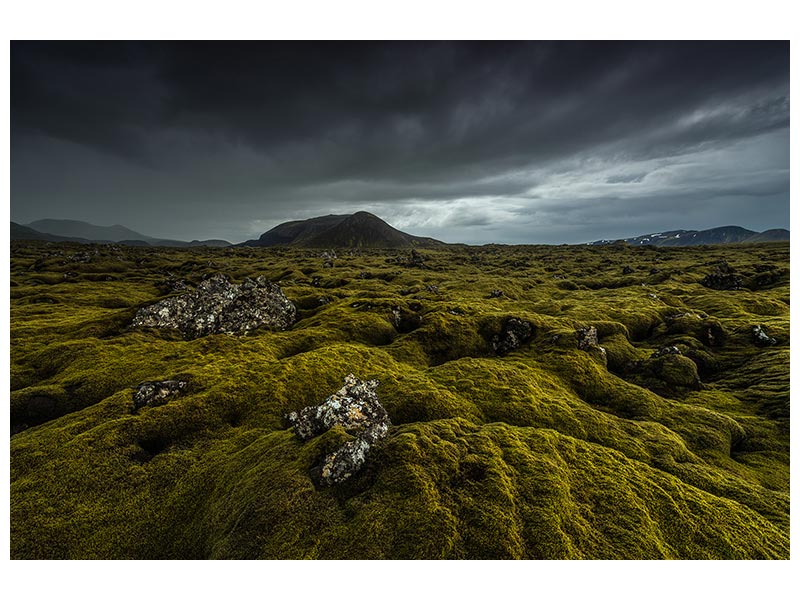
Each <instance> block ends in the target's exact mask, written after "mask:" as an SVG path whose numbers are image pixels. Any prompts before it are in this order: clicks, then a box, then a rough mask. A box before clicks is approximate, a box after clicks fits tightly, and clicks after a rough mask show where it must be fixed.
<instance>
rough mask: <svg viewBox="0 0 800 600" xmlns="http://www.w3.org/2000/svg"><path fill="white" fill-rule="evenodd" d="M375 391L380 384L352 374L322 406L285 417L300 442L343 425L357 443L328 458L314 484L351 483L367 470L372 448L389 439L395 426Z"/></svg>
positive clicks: (325, 459) (319, 470) (317, 474)
mask: <svg viewBox="0 0 800 600" xmlns="http://www.w3.org/2000/svg"><path fill="white" fill-rule="evenodd" d="M376 387H378V381H377V380H374V379H372V380H368V381H362V380H360V379H358V378H357V377H355V376H354V375H353V374H352V373H351V374H349V375H348V376H347V377H345V378H344V386H343V387H342V389H340V390H339V391H338V392H336V393H334V394H332V395H331V396H329V397H328V398H326V399H325V401H324V402H323V403H322V404H320V405H318V406H307V407H305V408H303V409H302V410H301V411H300V412H291V413H289V414H288V415H285V419H286V421H287V422H288V423H289V424H290V425H291V426H292V427H293V428H294V432H295V434H296V435H297V437H299V438H300V439H301V440H309V439H311V438H313V437H315V436H318V435H320V434H322V433H325V432H326V431H328V430H329V429H330V428H331V427H333V426H334V425H341V426H342V427H343V428H344V430H345V431H346V432H347V433H349V434H351V435H353V436H355V439H354V440H351V441H348V442H345V443H344V444H343V445H342V446H341V447H340V448H339V449H338V450H336V452H333V453H332V454H328V455H327V456H325V458H324V459H323V461H322V465H321V466H319V467H318V468H316V469H314V470H313V471H312V478H313V479H315V483H317V484H319V485H333V484H336V483H341V482H342V481H345V480H346V479H349V478H350V477H352V476H353V475H354V474H355V473H357V472H358V471H359V470H360V469H361V467H362V466H364V463H365V462H366V460H367V454H368V453H369V451H370V449H371V448H372V446H374V445H375V443H376V442H378V441H379V440H381V439H383V438H384V437H386V435H387V433H388V432H389V426H390V425H391V424H392V423H391V421H390V420H389V414H388V413H387V412H386V409H385V408H383V406H382V405H381V403H380V402H379V401H378V395H377V394H376V393H375V388H376Z"/></svg>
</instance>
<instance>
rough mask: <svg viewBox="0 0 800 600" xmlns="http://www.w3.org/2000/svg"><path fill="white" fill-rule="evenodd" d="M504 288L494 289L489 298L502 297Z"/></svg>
mask: <svg viewBox="0 0 800 600" xmlns="http://www.w3.org/2000/svg"><path fill="white" fill-rule="evenodd" d="M502 297H503V290H492V291H491V292H489V298H502Z"/></svg>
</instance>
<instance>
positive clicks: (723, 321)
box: [9, 242, 789, 559]
mask: <svg viewBox="0 0 800 600" xmlns="http://www.w3.org/2000/svg"><path fill="white" fill-rule="evenodd" d="M336 252H337V255H338V256H337V257H336V258H335V259H333V260H331V259H330V258H328V257H323V256H322V253H323V252H322V250H309V249H287V248H192V249H170V248H137V247H116V246H102V245H91V246H78V245H68V244H45V243H39V242H13V243H12V246H11V267H10V280H11V288H10V290H11V326H10V331H11V373H10V381H11V393H10V409H9V410H10V412H11V434H12V435H11V440H10V445H11V556H12V558H18V559H23V558H32V559H66V558H102V559H128V558H135V559H205V558H220V559H221V558H230V559H256V558H264V559H275V558H286V559H289V558H320V559H328V558H364V559H371V558H376V559H377V558H395V559H404V558H424V559H440V558H441V559H462V558H463V559H480V558H491V559H495V558H523V559H578V558H583V559H614V558H626V559H636V558H639V559H650V558H674V559H704V558H714V559H751V558H777V559H786V558H788V557H789V245H788V243H773V244H756V245H748V246H745V245H742V246H713V247H696V248H655V247H628V246H625V245H612V246H596V247H595V246H591V247H590V246H483V247H443V248H441V249H425V250H420V254H421V256H420V257H415V258H410V256H409V252H408V251H406V250H349V251H348V250H344V249H337V251H336ZM218 273H222V274H225V275H227V276H228V277H229V278H230V280H231V281H232V282H236V283H238V282H242V281H244V280H245V278H247V277H250V278H256V277H258V276H263V277H264V278H266V280H269V281H272V282H275V283H277V284H278V285H279V286H280V287H281V289H282V290H283V292H284V293H285V295H286V297H287V298H288V299H289V300H290V301H291V302H292V303H293V304H294V305H295V307H296V309H297V315H296V316H297V320H296V322H295V323H294V324H293V325H292V326H291V327H289V328H288V329H287V330H285V331H272V330H269V329H266V328H258V329H255V330H253V331H250V332H248V333H247V334H246V335H226V334H212V335H205V336H202V337H197V338H195V339H187V338H186V337H185V336H184V335H182V334H181V333H180V332H179V331H176V330H171V329H156V328H147V327H144V328H134V327H131V323H132V321H133V318H134V315H135V314H136V312H137V310H138V309H140V308H142V307H146V306H149V305H151V304H153V303H155V302H156V301H158V300H160V299H163V298H166V297H170V296H178V295H180V294H182V293H185V290H186V289H188V290H191V289H193V288H194V287H195V286H197V285H198V284H200V283H201V282H202V281H203V280H204V279H208V278H209V277H210V276H213V275H216V274H218ZM709 276H710V277H709ZM709 286H710V287H709ZM717 288H722V289H717ZM509 323H512V324H514V327H516V329H514V332H515V333H514V335H511V337H509V335H510V334H509ZM592 328H594V330H595V331H596V338H597V339H596V343H583V341H582V340H583V339H584V337H585V335H586V332H590V331H591V330H592ZM581 330H583V332H584V333H583V334H581V333H579V332H580V331H581ZM520 332H522V333H520ZM582 336H584V337H582ZM511 338H513V339H511ZM509 340H511V341H512V342H513V343H510V342H509ZM349 373H352V374H354V375H355V376H356V377H357V378H361V379H364V380H366V379H377V380H378V381H379V382H380V383H379V385H378V387H377V388H376V389H375V392H376V393H377V396H378V398H379V399H380V402H381V403H382V405H383V407H385V409H386V411H387V412H388V415H389V418H390V419H391V426H390V427H389V431H388V435H387V436H386V437H385V438H383V439H382V440H381V441H380V442H379V443H378V444H377V445H376V446H375V447H374V448H373V449H372V451H371V452H370V454H369V456H368V458H367V462H366V464H365V465H364V467H363V468H362V469H361V470H360V471H359V472H358V473H356V474H355V475H353V476H352V477H350V478H349V479H347V480H346V481H343V482H342V483H339V484H336V485H329V486H319V487H318V486H317V485H315V482H314V480H313V479H312V477H311V475H310V473H311V471H312V470H313V469H314V467H315V466H317V465H319V463H320V461H322V460H323V457H324V456H326V455H327V454H329V453H330V452H331V451H333V450H335V449H336V448H338V447H339V446H340V445H341V444H342V443H343V442H345V441H347V440H348V439H350V438H351V436H350V434H349V433H347V432H346V431H345V430H344V429H343V428H342V427H339V426H336V427H333V428H332V429H330V430H328V431H327V432H326V433H324V434H322V435H320V436H317V437H315V438H313V439H310V440H308V441H302V440H300V439H299V438H298V437H297V436H296V435H295V434H294V433H293V432H292V430H291V429H290V428H288V427H287V425H286V422H285V420H284V415H285V414H286V413H289V412H291V411H298V410H300V409H302V408H303V407H306V406H309V405H317V404H319V403H320V402H322V401H323V400H325V398H326V397H328V396H330V395H331V394H333V393H334V392H335V391H336V390H338V389H339V388H340V387H341V386H342V382H343V380H344V378H345V376H346V375H348V374H349ZM162 380H181V381H186V382H188V385H187V386H186V388H185V389H182V390H181V392H180V393H179V394H176V395H174V396H172V397H170V398H169V399H168V401H166V402H164V403H161V404H160V405H153V406H145V407H143V408H141V410H133V400H132V398H133V394H134V391H135V390H134V387H135V386H136V385H137V384H139V383H141V382H144V381H162Z"/></svg>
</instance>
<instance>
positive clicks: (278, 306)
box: [132, 274, 297, 339]
mask: <svg viewBox="0 0 800 600" xmlns="http://www.w3.org/2000/svg"><path fill="white" fill-rule="evenodd" d="M296 314H297V309H296V308H295V306H294V304H292V303H291V302H290V301H289V300H288V299H287V298H286V296H284V294H283V291H281V288H280V287H279V286H278V285H276V284H274V283H271V282H269V281H267V280H266V279H265V278H264V277H259V278H258V279H255V280H254V279H245V281H244V282H243V283H241V284H235V283H231V282H230V281H229V280H228V278H227V277H226V276H225V275H222V274H217V275H214V276H213V277H211V278H209V279H206V280H205V281H203V282H202V283H201V284H200V285H199V286H197V289H196V290H194V291H192V292H189V293H186V294H182V295H180V296H175V297H172V298H165V299H164V300H161V301H160V302H157V303H156V304H153V305H151V306H146V307H144V308H141V309H139V311H138V312H137V313H136V315H135V316H134V318H133V323H132V325H133V327H166V328H171V329H178V330H180V331H181V332H182V333H183V334H184V336H185V337H186V338H187V339H195V338H198V337H202V336H205V335H210V334H213V333H228V334H234V333H244V332H247V331H250V330H252V329H256V328H257V327H260V326H262V325H264V326H267V327H269V328H270V329H275V330H283V329H286V328H288V327H289V326H291V325H292V324H293V323H294V321H295V317H296Z"/></svg>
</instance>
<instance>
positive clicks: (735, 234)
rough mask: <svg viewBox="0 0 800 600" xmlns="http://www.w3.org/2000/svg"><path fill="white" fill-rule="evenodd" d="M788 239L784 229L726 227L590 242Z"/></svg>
mask: <svg viewBox="0 0 800 600" xmlns="http://www.w3.org/2000/svg"><path fill="white" fill-rule="evenodd" d="M788 239H789V231H788V230H786V229H769V230H767V231H764V232H762V233H758V232H757V231H751V230H749V229H745V228H744V227H737V226H735V225H728V226H725V227H714V228H713V229H704V230H702V231H697V230H694V229H676V230H675V231H663V232H660V233H650V234H646V235H640V236H637V237H632V238H624V239H621V240H598V241H596V242H591V243H590V244H589V245H591V246H603V245H608V244H614V243H620V242H626V243H627V244H630V245H631V246H702V245H709V244H749V243H755V242H777V241H783V240H788Z"/></svg>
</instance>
